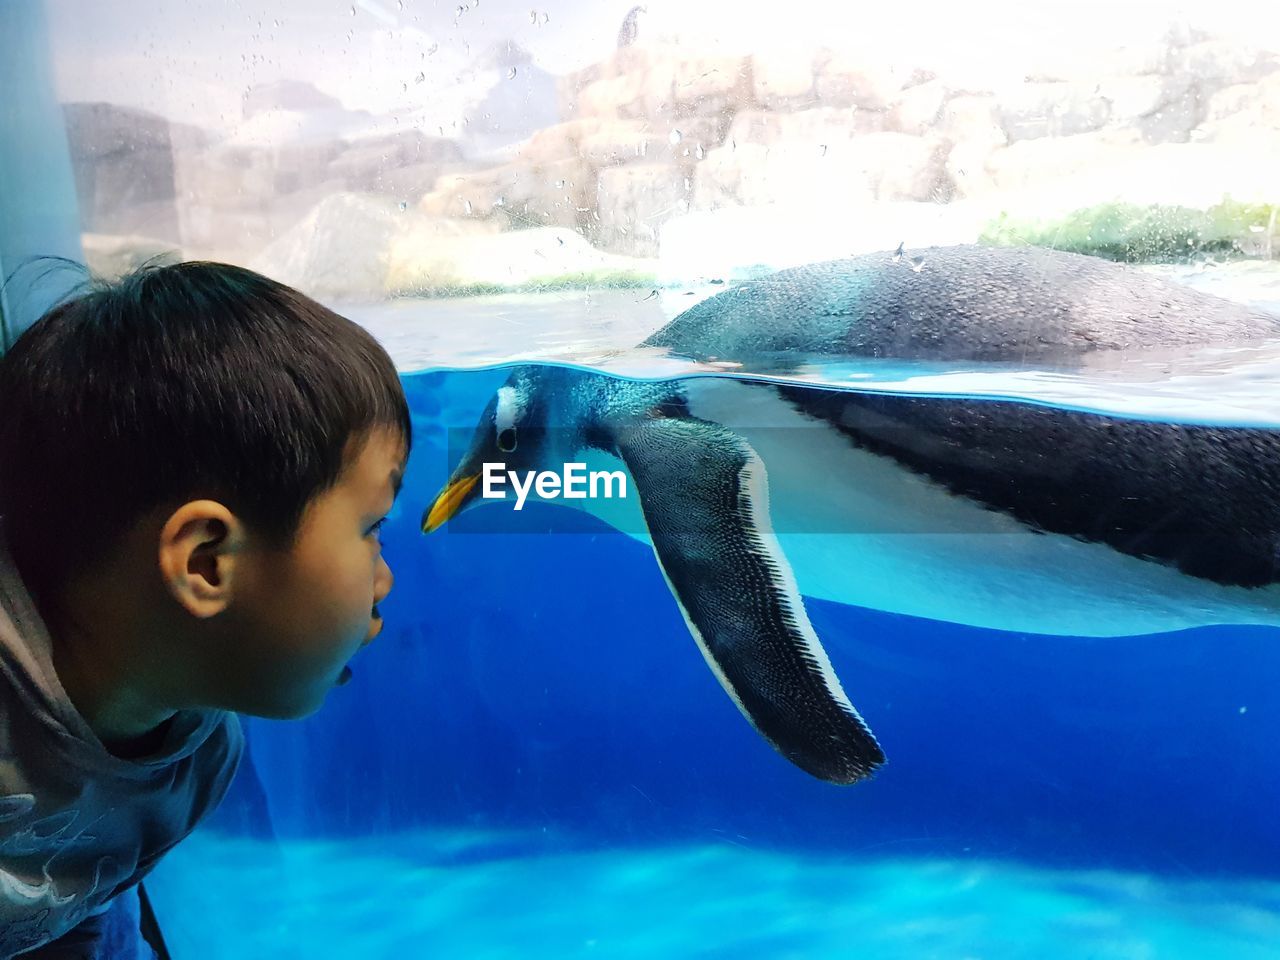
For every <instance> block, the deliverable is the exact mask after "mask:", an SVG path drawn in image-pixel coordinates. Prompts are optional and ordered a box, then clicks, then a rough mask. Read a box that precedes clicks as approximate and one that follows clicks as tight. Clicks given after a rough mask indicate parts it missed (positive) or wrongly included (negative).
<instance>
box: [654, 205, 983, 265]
mask: <svg viewBox="0 0 1280 960" xmlns="http://www.w3.org/2000/svg"><path fill="white" fill-rule="evenodd" d="M987 216H988V214H987V212H986V211H985V209H983V208H981V207H977V206H974V205H971V204H967V203H950V204H936V203H884V202H874V203H866V204H862V205H858V206H853V207H848V208H843V209H841V210H840V211H839V216H831V215H829V213H828V212H827V211H826V210H823V209H822V208H814V207H809V208H798V207H795V206H791V205H784V204H774V205H767V206H760V207H725V208H723V209H719V210H703V211H694V212H692V213H689V214H688V215H686V216H681V217H676V218H675V219H672V220H670V221H668V222H667V223H666V224H665V225H664V226H663V227H662V230H661V233H660V248H661V257H660V258H659V261H658V269H659V274H658V276H659V280H660V281H662V282H663V283H665V284H673V285H674V284H694V283H698V282H705V281H707V280H708V279H725V280H730V279H744V278H750V277H756V276H761V275H763V274H767V273H771V272H773V271H775V270H781V269H784V268H786V267H793V266H797V265H799V264H802V263H814V262H817V261H822V260H833V259H838V258H840V257H847V256H852V255H855V254H860V253H871V252H874V251H876V250H885V251H890V250H893V249H895V248H896V247H897V246H898V244H899V243H904V244H906V246H907V247H908V248H910V247H927V246H933V245H945V244H955V243H973V242H975V241H976V240H977V238H978V234H979V231H980V230H981V228H982V226H983V224H984V223H985V222H986V218H987Z"/></svg>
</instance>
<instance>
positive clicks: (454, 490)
mask: <svg viewBox="0 0 1280 960" xmlns="http://www.w3.org/2000/svg"><path fill="white" fill-rule="evenodd" d="M479 480H480V474H478V473H476V474H472V475H471V476H469V477H459V478H458V479H457V480H454V481H453V482H452V483H450V484H449V485H448V486H447V487H445V488H444V490H442V491H441V492H440V495H439V496H438V497H436V502H435V503H433V504H432V505H431V509H430V510H428V511H427V513H426V515H425V516H424V517H423V518H422V532H423V533H430V532H431V531H432V530H435V529H437V528H438V527H442V526H444V524H445V523H446V522H448V520H449V518H450V517H452V516H453V515H454V514H455V513H457V512H458V510H459V509H461V507H462V504H463V501H465V500H466V499H467V494H469V493H470V492H471V488H472V487H474V486H475V485H476V483H477V482H478V481H479Z"/></svg>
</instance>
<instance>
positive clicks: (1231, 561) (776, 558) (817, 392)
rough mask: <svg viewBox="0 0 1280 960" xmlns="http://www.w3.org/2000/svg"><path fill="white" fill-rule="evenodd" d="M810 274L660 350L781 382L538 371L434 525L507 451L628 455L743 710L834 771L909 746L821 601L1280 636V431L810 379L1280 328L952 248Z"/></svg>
mask: <svg viewBox="0 0 1280 960" xmlns="http://www.w3.org/2000/svg"><path fill="white" fill-rule="evenodd" d="M914 253H915V255H914V256H912V257H906V256H903V255H902V253H901V251H899V253H897V254H895V253H891V252H889V253H876V254H870V255H866V256H859V257H854V258H849V259H844V260H836V261H831V262H827V263H818V264H812V265H808V266H803V267H797V268H794V269H790V270H784V271H781V272H779V273H776V274H773V275H772V276H769V277H766V278H763V279H761V280H756V281H752V282H748V283H743V284H742V285H740V286H737V287H734V288H732V289H729V290H726V291H724V292H722V293H720V294H718V295H717V296H714V297H711V298H710V299H708V300H705V301H703V302H702V303H700V304H698V305H696V306H694V307H693V308H692V309H690V310H688V311H686V312H684V313H682V314H681V315H679V316H678V317H676V318H675V319H674V320H672V321H671V322H670V323H669V324H668V325H667V326H665V327H664V328H662V329H661V330H659V331H658V332H657V333H655V334H654V335H653V336H651V337H649V338H648V339H647V340H646V341H645V342H644V343H643V344H642V345H641V346H644V347H654V348H662V349H663V350H666V351H669V352H671V353H673V354H677V355H680V356H683V357H687V358H691V359H694V360H713V359H714V360H720V361H726V360H727V361H734V362H737V363H740V364H742V365H743V366H744V368H745V369H746V370H748V371H752V372H761V371H766V372H769V373H770V374H771V376H770V378H769V379H759V380H750V379H741V378H737V377H734V378H727V377H716V376H701V377H690V378H686V379H682V380H676V381H665V382H659V381H630V380H621V379H617V378H615V377H610V376H607V375H605V374H602V373H598V372H593V371H589V370H583V369H579V368H571V367H554V366H552V367H536V368H535V367H521V368H517V369H516V370H515V371H514V372H513V373H512V375H511V377H510V378H509V380H508V381H507V383H506V384H505V385H504V386H502V387H501V388H499V390H498V391H497V394H496V395H495V396H494V397H493V399H492V400H491V401H490V403H489V405H488V407H487V408H486V410H485V411H484V413H483V415H482V416H481V418H480V422H479V424H478V426H477V428H476V432H475V436H474V439H473V442H472V446H471V448H470V450H469V451H468V453H467V454H466V455H465V456H464V457H463V459H462V462H461V463H460V464H459V465H458V467H457V468H456V470H454V472H453V474H452V476H451V478H450V480H449V482H448V483H447V484H446V486H445V488H444V489H443V490H442V491H441V493H440V494H439V495H438V497H437V498H436V500H435V501H434V503H433V504H432V505H431V506H430V507H429V508H428V509H427V510H426V511H425V512H424V514H423V519H422V528H423V531H424V532H429V531H431V530H434V529H436V528H437V527H439V526H440V525H441V524H443V523H444V522H446V521H447V520H448V519H449V518H450V517H451V516H454V515H455V514H456V513H457V512H458V511H459V510H462V509H464V508H465V507H467V506H469V505H471V504H473V503H475V502H476V501H477V500H478V499H479V490H478V488H477V487H478V479H479V475H480V473H481V469H482V465H483V464H484V463H486V462H501V463H504V464H505V465H506V468H507V469H512V470H519V471H525V470H544V469H557V468H562V467H563V464H565V463H568V462H577V461H580V460H582V459H583V457H584V456H587V457H596V458H603V459H605V460H608V459H611V458H613V459H616V460H617V461H620V463H619V466H620V467H624V468H625V469H626V470H627V471H628V472H629V473H630V476H631V478H632V482H633V487H634V490H635V491H636V493H637V494H638V501H639V508H640V510H641V512H642V515H643V516H642V526H643V529H644V530H645V531H646V532H647V539H648V540H649V541H650V542H651V543H652V546H653V549H654V552H655V554H656V556H657V559H658V563H659V565H660V567H661V569H662V572H663V574H664V576H665V578H666V580H667V583H668V585H669V586H670V588H671V592H672V593H673V595H674V596H675V599H676V601H677V603H678V604H679V606H680V609H681V612H682V613H683V615H684V618H685V620H686V622H687V623H688V626H689V630H690V633H691V634H692V635H693V637H694V639H695V641H696V642H697V644H698V647H699V648H700V650H701V651H702V654H703V656H704V657H705V658H706V661H707V664H708V665H709V666H710V668H711V670H712V672H713V673H714V674H715V676H716V678H717V679H718V680H719V681H720V683H721V685H722V686H723V687H724V689H725V690H726V692H727V693H728V694H729V696H730V697H731V698H732V699H733V701H734V703H735V704H737V706H738V708H739V709H740V710H741V711H742V713H743V714H744V716H746V718H747V719H748V720H749V721H750V722H751V723H752V725H753V726H754V727H755V728H756V730H757V731H758V732H759V733H760V734H761V735H762V736H763V737H764V738H765V739H766V740H767V741H768V742H769V743H770V744H772V745H773V747H774V748H775V749H776V750H777V751H778V752H779V753H781V754H782V755H783V756H785V757H786V758H787V759H789V760H791V761H792V762H793V763H795V764H797V765H798V766H799V767H801V768H802V769H803V770H805V771H807V772H808V773H810V774H812V775H813V776H815V777H818V778H821V779H823V780H827V781H830V782H833V783H852V782H855V781H857V780H859V779H862V778H864V777H866V776H868V775H869V774H871V773H872V772H873V771H874V770H875V769H876V768H877V767H878V766H880V765H881V764H882V763H883V762H884V759H885V758H884V753H883V752H882V750H881V748H880V745H879V744H878V742H877V740H876V738H875V736H873V734H872V733H871V730H870V729H869V727H868V725H867V724H866V723H865V722H864V720H863V719H862V717H861V716H860V715H859V713H858V711H857V710H856V709H855V708H854V706H853V705H852V703H851V701H850V699H849V697H848V696H847V695H846V693H845V691H844V689H843V687H842V685H841V683H840V680H839V679H838V678H837V677H836V674H835V672H834V670H833V669H832V666H831V662H830V660H829V658H828V657H827V654H826V652H825V651H824V649H823V647H822V644H821V642H820V641H819V639H818V637H817V635H816V634H815V632H814V629H813V626H812V624H811V623H810V621H809V618H808V616H807V614H806V612H805V607H804V602H803V601H802V599H801V593H802V592H803V593H804V594H807V595H809V596H819V597H825V598H830V599H834V600H839V601H842V602H845V603H853V604H858V605H862V606H867V607H873V608H876V609H881V610H887V611H892V612H899V613H905V614H910V615H914V616H923V617H931V618H934V619H939V620H946V621H951V622H956V623H963V624H970V625H975V626H981V627H987V628H992V629H1003V630H1016V631H1022V632H1033V633H1042V634H1066V635H1076V636H1124V635H1133V634H1142V633H1152V632H1161V631H1167V630H1176V629H1183V628H1187V627H1193V626H1201V625H1206V624H1214V623H1263V624H1277V625H1280V586H1278V585H1277V580H1280V431H1277V430H1271V429H1266V428H1254V427H1249V428H1245V427H1226V426H1205V425H1195V424H1179V423H1165V422H1147V421H1141V420H1136V419H1131V418H1124V417H1120V416H1110V415H1105V414H1101V413H1088V412H1082V411H1075V410H1069V409H1062V408H1058V407H1051V406H1044V405H1038V404H1033V403H1029V402H1024V401H1015V400H993V399H974V398H966V397H947V396H919V395H905V394H900V393H872V392H862V391H851V390H842V389H836V388H831V387H823V386H820V385H815V384H811V383H805V382H803V381H799V380H795V379H793V380H790V381H788V380H787V379H786V377H785V375H786V373H787V372H788V371H789V370H792V369H794V367H795V366H796V364H797V363H798V362H800V361H803V360H806V359H813V358H819V359H821V360H824V361H840V360H842V359H848V360H857V359H866V358H878V359H886V360H898V361H927V362H955V363H964V364H966V365H967V367H968V368H969V369H979V370H981V369H984V368H986V369H1007V368H1008V367H1009V366H1010V365H1017V366H1019V367H1022V368H1033V369H1038V370H1044V369H1049V370H1055V371H1064V372H1082V371H1088V370H1090V369H1093V368H1097V367H1105V366H1108V365H1111V364H1114V363H1115V362H1117V361H1118V360H1128V359H1137V358H1140V357H1142V356H1144V355H1149V354H1156V353H1158V354H1159V356H1160V357H1161V358H1162V360H1163V361H1165V362H1166V363H1167V362H1170V358H1172V362H1177V360H1178V359H1179V358H1183V359H1190V358H1191V357H1193V356H1194V355H1195V353H1196V351H1197V350H1198V349H1200V348H1206V347H1220V346H1241V345H1249V344H1259V343H1263V342H1265V341H1268V340H1273V339H1275V338H1277V337H1280V319H1277V318H1276V317H1272V316H1269V315H1267V314H1264V313H1262V312H1259V311H1256V310H1251V309H1249V308H1248V307H1245V306H1241V305H1238V304H1235V303H1231V302H1229V301H1226V300H1223V299H1220V298H1217V297H1214V296H1210V295H1208V294H1205V293H1201V292H1198V291H1195V290H1192V289H1189V288H1186V287H1184V286H1181V285H1178V284H1175V283H1171V282H1168V281H1164V280H1161V279H1159V278H1156V277H1154V276H1151V275H1149V274H1145V273H1142V272H1139V271H1137V270H1134V269H1132V268H1129V267H1125V266H1122V265H1119V264H1115V263H1111V262H1109V261H1104V260H1099V259H1096V258H1092V257H1085V256H1080V255H1076V254H1070V253H1062V252H1056V251H1051V250H1044V249H1037V248H986V247H978V246H958V247H938V248H932V249H927V250H923V251H915V252H914Z"/></svg>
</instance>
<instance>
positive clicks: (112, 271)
mask: <svg viewBox="0 0 1280 960" xmlns="http://www.w3.org/2000/svg"><path fill="white" fill-rule="evenodd" d="M80 243H81V246H82V247H83V249H84V262H85V265H86V266H87V267H88V268H89V269H90V270H91V271H92V272H93V274H94V275H95V276H97V277H101V278H102V279H104V280H118V279H119V278H120V277H122V276H124V275H125V274H126V273H131V272H132V271H134V270H136V269H138V267H140V266H142V265H143V264H144V263H156V264H161V263H166V264H167V263H179V262H181V261H182V260H183V259H185V258H184V257H183V255H182V251H181V250H180V249H178V248H177V247H176V246H174V245H173V244H170V243H166V242H164V241H163V240H157V239H155V238H154V237H142V236H135V235H125V236H119V235H112V234H104V233H84V234H81V236H80Z"/></svg>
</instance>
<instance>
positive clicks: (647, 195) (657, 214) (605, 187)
mask: <svg viewBox="0 0 1280 960" xmlns="http://www.w3.org/2000/svg"><path fill="white" fill-rule="evenodd" d="M692 192H693V181H692V179H691V178H690V177H687V176H685V175H683V174H682V173H681V171H680V169H679V168H678V167H673V166H671V165H668V164H632V165H629V166H625V167H613V168H610V169H607V170H602V171H601V172H600V181H599V190H598V192H597V194H596V197H595V210H596V214H597V215H598V217H599V219H598V220H597V221H596V222H595V223H594V224H592V225H591V227H590V230H589V233H588V235H589V236H590V237H591V239H592V240H593V241H594V242H596V243H597V244H598V245H600V246H603V247H605V248H607V249H609V250H613V251H617V252H622V253H628V254H631V255H633V256H644V257H650V256H654V255H655V254H656V253H657V251H658V231H659V229H660V228H661V226H662V224H663V223H665V222H666V221H667V220H670V219H671V218H672V217H675V216H678V215H680V214H682V213H687V212H688V210H689V201H690V198H691V196H692Z"/></svg>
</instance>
